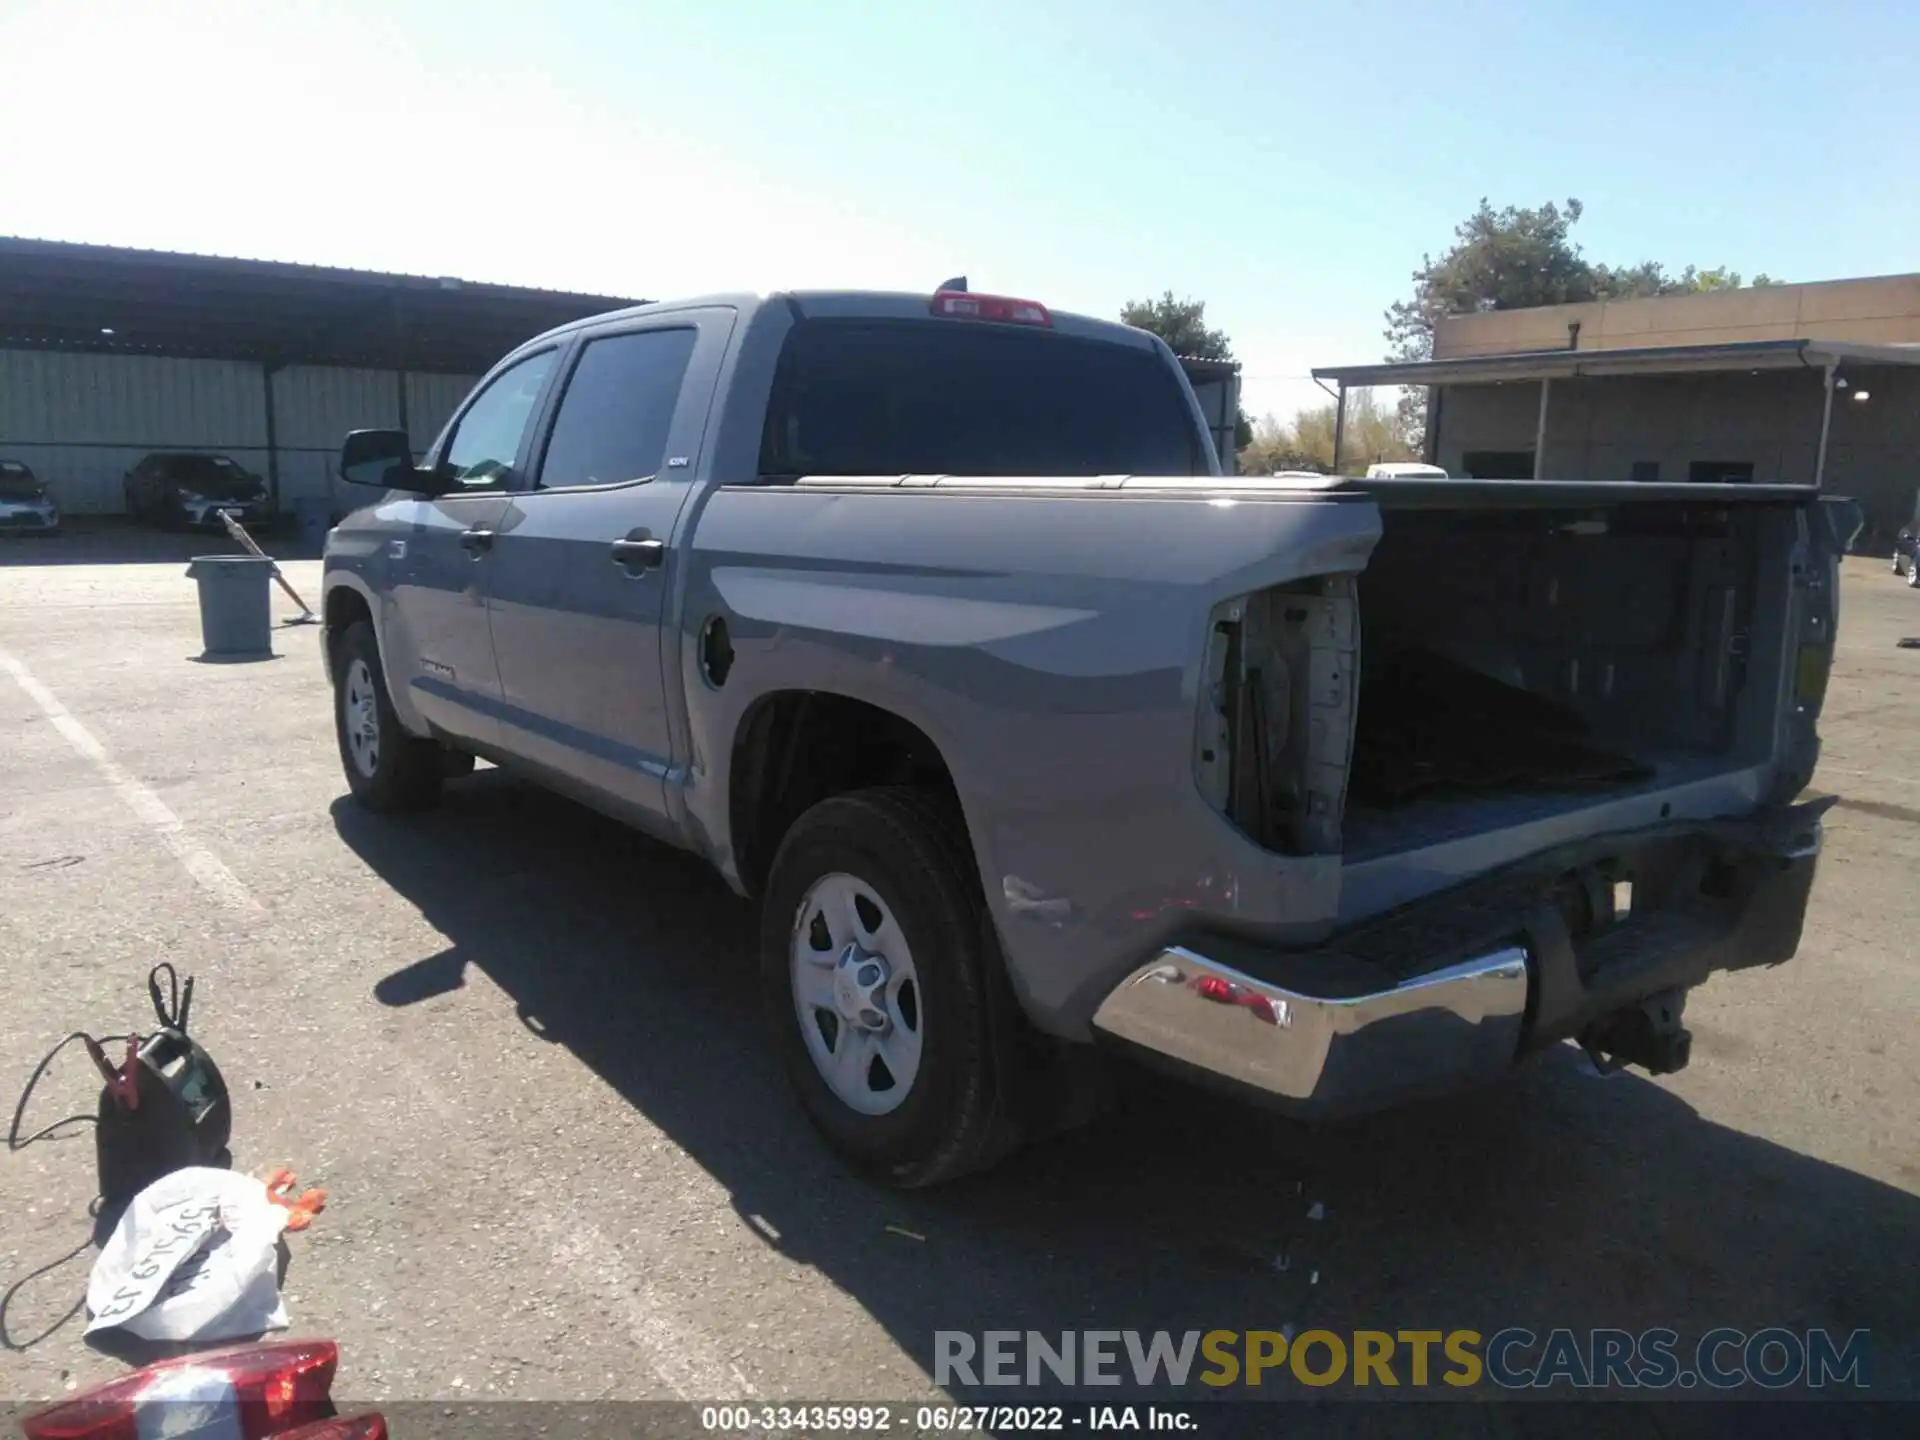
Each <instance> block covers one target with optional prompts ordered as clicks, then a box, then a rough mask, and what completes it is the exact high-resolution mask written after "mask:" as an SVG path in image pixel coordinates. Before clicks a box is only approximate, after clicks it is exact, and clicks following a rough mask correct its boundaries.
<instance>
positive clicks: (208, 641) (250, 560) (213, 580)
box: [187, 555, 273, 655]
mask: <svg viewBox="0 0 1920 1440" xmlns="http://www.w3.org/2000/svg"><path fill="white" fill-rule="evenodd" d="M187 578H188V579H190V580H194V581H196V582H198V584H199V586H200V640H201V643H202V645H204V646H205V648H206V653H207V654H209V655H270V654H272V653H273V607H272V606H271V605H270V604H269V603H268V596H267V586H268V585H270V584H271V583H272V581H273V561H271V560H263V559H262V558H260V557H259V556H257V555H196V556H195V557H194V558H193V561H192V563H191V564H189V565H188V566H187Z"/></svg>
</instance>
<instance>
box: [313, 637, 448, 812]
mask: <svg viewBox="0 0 1920 1440" xmlns="http://www.w3.org/2000/svg"><path fill="white" fill-rule="evenodd" d="M333 673H334V690H333V731H334V737H335V739H336V740H337V741H338V742H339V746H340V766H341V768H342V769H343V770H345V771H346V775H347V785H348V787H349V788H350V789H351V790H352V791H353V798H354V799H355V800H357V801H359V802H360V803H361V804H362V805H363V806H365V807H366V808H367V809H369V810H372V811H376V812H380V813H386V812H391V811H399V810H424V809H426V808H427V807H429V806H431V805H432V804H433V803H434V802H435V801H437V800H438V799H439V798H440V781H441V779H442V777H443V776H444V775H445V774H446V750H445V749H444V747H442V746H441V745H440V743H439V742H438V741H435V740H421V739H419V738H417V737H415V736H412V735H409V734H408V733H407V732H406V730H405V729H404V728H403V727H402V726H401V724H400V717H399V716H398V715H397V714H395V713H394V709H393V701H392V699H391V698H390V697H389V696H388V694H387V676H386V671H385V670H384V669H383V668H382V667H381V664H380V646H379V643H378V642H377V641H376V640H375V639H374V635H373V627H372V626H371V625H369V624H368V623H367V622H366V621H364V620H359V621H356V622H355V623H353V624H352V625H349V626H348V627H347V628H346V630H344V631H343V632H342V633H341V635H340V638H339V639H338V640H337V641H336V642H335V648H334V665H333ZM369 742H370V743H369Z"/></svg>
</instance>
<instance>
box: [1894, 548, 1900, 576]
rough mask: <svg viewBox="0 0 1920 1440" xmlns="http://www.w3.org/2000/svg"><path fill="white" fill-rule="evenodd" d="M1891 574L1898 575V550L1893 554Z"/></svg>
mask: <svg viewBox="0 0 1920 1440" xmlns="http://www.w3.org/2000/svg"><path fill="white" fill-rule="evenodd" d="M1893 573H1894V574H1896V575H1898V574H1899V573H1900V552H1899V551H1898V550H1896V551H1894V552H1893Z"/></svg>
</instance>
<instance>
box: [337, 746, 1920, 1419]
mask: <svg viewBox="0 0 1920 1440" xmlns="http://www.w3.org/2000/svg"><path fill="white" fill-rule="evenodd" d="M333 815H334V822H335V825H336V826H337V828H338V831H339V833H340V835H341V836H342V837H343V839H344V840H345V841H346V843H347V844H348V845H349V846H351V847H352V848H353V850H354V851H355V852H356V853H357V854H359V855H360V856H361V857H362V858H363V859H364V860H365V861H366V862H367V863H368V865H370V866H371V867H372V868H373V869H374V870H375V871H376V872H378V873H379V874H380V875H381V876H382V877H383V878H384V879H385V881H386V882H387V883H389V884H391V885H392V886H393V887H394V888H395V889H396V890H397V891H399V892H400V893H401V894H402V895H404V896H406V897H407V898H408V899H409V900H411V901H412V902H413V903H414V904H416V905H418V906H419V907H420V909H421V910H422V911H423V912H424V914H425V916H426V918H427V919H428V920H429V921H430V922H431V923H432V924H433V925H434V926H435V927H436V928H437V929H438V930H440V931H441V932H442V933H443V934H444V935H446V936H448V937H450V940H451V944H450V947H449V948H448V949H446V950H444V951H442V952H441V953H439V954H436V955H431V956H426V957H422V958H421V959H419V960H418V961H416V962H414V963H412V964H410V965H408V966H406V967H404V968H402V969H400V970H398V971H397V972H395V973H393V974H391V975H388V976H387V977H385V978H384V979H382V980H381V981H380V982H379V983H378V985H377V987H376V990H375V994H376V995H377V997H378V999H379V1000H380V1001H381V1002H382V1003H384V1004H386V1005H391V1006H406V1005H411V1004H414V1003H416V1002H418V1001H420V1000H422V999H425V998H427V997H429V996H433V995H436V994H441V993H445V992H446V991H448V990H451V989H454V988H457V987H459V986H460V985H461V984H462V983H463V982H464V977H465V975H466V973H467V971H468V969H469V967H471V968H473V969H477V970H479V971H481V972H482V973H483V974H484V975H486V976H487V977H488V978H489V979H491V980H492V981H493V983H495V984H497V985H499V986H500V987H502V989H503V990H505V991H506V992H507V993H508V994H509V995H511V996H512V997H513V999H514V1000H515V1002H516V1003H517V1005H518V1007H519V1012H520V1015H521V1017H522V1019H523V1021H524V1022H525V1024H526V1025H527V1027H528V1029H529V1030H530V1031H531V1032H533V1033H534V1034H535V1035H537V1036H539V1037H540V1038H541V1039H542V1040H543V1041H546V1042H550V1043H553V1044H558V1045H564V1046H566V1047H567V1048H568V1049H569V1050H570V1051H571V1052H573V1054H575V1055H576V1056H578V1057H579V1059H580V1060H581V1061H582V1062H584V1063H585V1064H586V1065H587V1066H589V1067H590V1068H591V1069H592V1070H593V1071H595V1072H596V1073H597V1074H598V1075H600V1076H601V1077H603V1078H604V1079H605V1080H606V1082H607V1083H608V1084H610V1085H612V1086H613V1087H614V1088H615V1089H617V1090H618V1091H619V1093H620V1094H621V1095H622V1096H623V1097H624V1098H625V1099H626V1100H627V1102H628V1103H629V1104H632V1105H634V1106H636V1107H637V1108H638V1109H639V1110H640V1111H641V1112H642V1113H643V1114H645V1115H646V1116H647V1118H648V1119H649V1120H650V1121H652V1122H653V1123H654V1124H656V1125H658V1126H659V1127H660V1128H661V1129H662V1130H664V1131H665V1132H666V1133H667V1134H668V1135H669V1136H670V1137H671V1138H672V1139H673V1140H674V1141H675V1142H677V1143H678V1144H679V1145H680V1146H682V1147H683V1148H684V1149H685V1150H686V1151H687V1152H688V1153H689V1154H690V1155H691V1156H692V1157H693V1158H694V1159H695V1160H697V1161H698V1162H699V1163H700V1164H701V1165H702V1166H704V1167H705V1168H706V1169H707V1170H708V1171H709V1172H710V1173H711V1174H712V1175H713V1176H714V1177H715V1178H716V1179H718V1180H719V1181H720V1182H721V1183H723V1184H724V1185H725V1186H726V1187H727V1189H728V1190H729V1192H730V1193H731V1195H732V1197H733V1203H734V1204H735V1206H736V1207H737V1208H738V1209H739V1211H740V1212H741V1213H742V1214H743V1215H744V1216H747V1217H757V1220H756V1221H755V1222H754V1228H755V1229H756V1230H758V1231H759V1232H760V1233H761V1234H762V1236H763V1237H767V1238H768V1243H770V1244H777V1245H778V1247H779V1248H780V1249H781V1250H782V1251H783V1252H785V1253H786V1254H787V1255H788V1256H790V1257H791V1258H792V1259H793V1260H794V1261H796V1262H798V1263H801V1264H806V1265H811V1266H815V1267H817V1268H818V1269H819V1270H820V1271H821V1272H822V1273H823V1274H824V1275H825V1276H827V1277H828V1278H830V1279H831V1280H832V1281H833V1282H834V1283H835V1284H836V1285H838V1286H840V1287H841V1288H842V1289H843V1290H845V1291H846V1292H847V1293H848V1294H849V1295H851V1296H853V1297H854V1298H856V1299H857V1300H858V1301H859V1302H860V1303H861V1304H862V1305H864V1306H865V1307H866V1309H867V1310H868V1311H869V1312H871V1314H872V1315H873V1316H874V1317H875V1318H876V1319H877V1320H878V1321H879V1322H880V1323H882V1324H883V1325H885V1326H886V1328H887V1329H888V1331H889V1332H890V1333H891V1334H892V1335H893V1336H894V1338H895V1339H896V1340H897V1342H898V1343H899V1344H900V1345H901V1346H902V1347H903V1348H904V1349H905V1350H906V1351H907V1353H909V1354H911V1355H912V1356H913V1357H914V1358H915V1359H916V1360H917V1361H918V1362H919V1363H920V1364H921V1365H923V1366H925V1367H927V1368H928V1369H929V1370H931V1368H932V1361H933V1353H932V1352H933V1332H934V1331H935V1330H937V1329H947V1328H952V1329H964V1330H970V1331H975V1332H978V1331H980V1330H984V1329H987V1328H1008V1329H1015V1328H1017V1329H1034V1330H1040V1331H1051V1332H1058V1331H1060V1330H1062V1329H1087V1328H1105V1329H1124V1328H1140V1329H1144V1330H1149V1331H1150V1330H1153V1329H1159V1328H1165V1329H1169V1330H1174V1331H1180V1330H1185V1329H1189V1328H1194V1329H1200V1330H1206V1329H1212V1328H1232V1329H1250V1328H1266V1329H1280V1328H1281V1327H1282V1326H1284V1325H1287V1324H1292V1325H1295V1326H1297V1327H1299V1328H1300V1329H1307V1328H1312V1327H1315V1326H1325V1327H1328V1328H1331V1329H1334V1330H1336V1331H1340V1330H1350V1329H1353V1328H1378V1329H1385V1330H1389V1331H1391V1330H1395V1329H1400V1328H1434V1329H1453V1328H1458V1327H1467V1328H1472V1329H1476V1330H1479V1331H1481V1332H1482V1334H1491V1333H1492V1332H1493V1331H1496V1330H1498V1329H1501V1328H1503V1327H1505V1326H1509V1325H1525V1326H1528V1327H1529V1328H1532V1329H1534V1330H1536V1331H1540V1332H1544V1331H1546V1330H1548V1329H1551V1328H1553V1327H1555V1326H1569V1327H1575V1328H1579V1329H1585V1328H1588V1327H1592V1326H1619V1327H1622V1328H1626V1329H1629V1330H1633V1331H1639V1330H1642V1329H1645V1328H1649V1327H1652V1326H1660V1325H1664V1326H1671V1327H1673V1328H1674V1329H1676V1330H1678V1331H1680V1333H1681V1335H1682V1336H1683V1337H1684V1339H1683V1343H1685V1344H1690V1343H1691V1342H1692V1340H1694V1339H1696V1338H1697V1337H1698V1336H1699V1335H1700V1334H1702V1333H1704V1332H1705V1331H1707V1330H1709V1329H1711V1328H1713V1327H1715V1326H1721V1325H1730V1326H1736V1327H1740V1328H1742V1329H1747V1330H1758V1329H1761V1328H1764V1327H1766V1326H1772V1325H1784V1326H1788V1327H1791V1328H1794V1329H1805V1328H1807V1327H1812V1326H1825V1327H1828V1328H1830V1329H1833V1330H1836V1331H1838V1332H1840V1333H1841V1335H1842V1336H1844V1335H1845V1333H1846V1332H1849V1331H1852V1330H1854V1329H1859V1328H1866V1329H1869V1330H1871V1331H1872V1332H1873V1354H1874V1357H1875V1374H1874V1389H1875V1393H1876V1395H1877V1396H1878V1397H1886V1396H1887V1395H1888V1394H1889V1392H1890V1389H1891V1393H1894V1394H1913V1393H1914V1387H1913V1380H1912V1361H1911V1357H1912V1356H1913V1355H1914V1354H1915V1353H1916V1351H1917V1349H1920V1271H1917V1270H1916V1254H1917V1253H1920V1245H1916V1241H1920V1200H1916V1199H1915V1198H1914V1197H1913V1196H1910V1195H1908V1194H1906V1193H1904V1192H1903V1191H1900V1190H1898V1189H1895V1188H1893V1187H1890V1186H1887V1185H1884V1184H1881V1183H1879V1182H1878V1181H1875V1180H1872V1179H1868V1178H1866V1177H1863V1176H1860V1175H1857V1174H1854V1173H1852V1172H1850V1171H1847V1170H1845V1169H1841V1168H1838V1167H1835V1166H1833V1165H1829V1164H1826V1163H1823V1162H1821V1161H1817V1160H1813V1159H1810V1158H1808V1157H1806V1156H1803V1155H1800V1154H1797V1153H1794V1152H1793V1151H1790V1150H1787V1149H1783V1148H1781V1147H1779V1146H1776V1145H1773V1144H1771V1143H1769V1142H1767V1141H1765V1140H1761V1139H1757V1138H1755V1137H1753V1136H1749V1135H1746V1134H1742V1133H1739V1132H1737V1131H1734V1130H1731V1129H1727V1128H1725V1127H1722V1126H1720V1125H1716V1124H1713V1123H1711V1122H1709V1121H1706V1120H1703V1119H1701V1118H1700V1117H1699V1116H1698V1115H1697V1114H1695V1112H1694V1111H1693V1110H1691V1109H1690V1108H1689V1107H1688V1106H1687V1105H1686V1104H1684V1103H1683V1102H1682V1101H1681V1100H1679V1099H1678V1098H1677V1097H1675V1096H1674V1095H1672V1094H1671V1093H1669V1092H1668V1091H1666V1090H1664V1089H1662V1088H1661V1087H1660V1086H1658V1085H1655V1084H1652V1083H1650V1082H1647V1081H1644V1080H1641V1079H1637V1078H1633V1077H1631V1076H1628V1075H1618V1076H1615V1077H1612V1078H1610V1079H1606V1080H1601V1079H1599V1078H1596V1077H1594V1076H1592V1075H1591V1074H1589V1073H1587V1072H1586V1071H1585V1070H1584V1069H1583V1068H1582V1067H1581V1066H1579V1065H1577V1064H1576V1063H1575V1061H1576V1059H1577V1053H1576V1052H1573V1051H1571V1050H1570V1049H1567V1050H1563V1051H1561V1052H1557V1053H1552V1054H1548V1055H1545V1056H1542V1057H1541V1058H1540V1059H1539V1061H1538V1062H1537V1063H1535V1064H1534V1065H1533V1066H1532V1067H1531V1068H1530V1070H1529V1071H1528V1072H1526V1073H1525V1074H1523V1075H1521V1076H1520V1077H1518V1078H1517V1079H1515V1080H1514V1081H1513V1082H1512V1083H1509V1084H1506V1085H1503V1086H1497V1087H1494V1088H1492V1089H1489V1090H1487V1091H1484V1092H1480V1093H1477V1094H1474V1095H1471V1096H1467V1097H1462V1098H1459V1099H1455V1100H1452V1101H1449V1102H1445V1103H1439V1104H1433V1105H1427V1106H1423V1107H1420V1108H1417V1109H1413V1110H1408V1111H1403V1112H1400V1113H1397V1114H1393V1115H1388V1116H1383V1117H1379V1118H1376V1119H1373V1120H1370V1121H1366V1122H1364V1123H1359V1124H1354V1125H1350V1126H1347V1127H1344V1128H1340V1129H1335V1130H1329V1131H1325V1132H1314V1131H1310V1130H1307V1129H1304V1128H1301V1127H1299V1126H1297V1125H1293V1124H1290V1123H1288V1122H1285V1121H1282V1120H1280V1119H1278V1118H1276V1117H1273V1116H1270V1115H1267V1114H1265V1113H1263V1112H1259V1111H1256V1110H1252V1109H1249V1108H1245V1107H1243V1106H1241V1105H1239V1104H1237V1103H1232V1102H1229V1101H1226V1100H1222V1099H1217V1098H1215V1097H1213V1096H1212V1095H1210V1094H1208V1093H1205V1092H1202V1091H1200V1090H1197V1089H1190V1088H1187V1087H1185V1086H1182V1085H1177V1084H1174V1083H1172V1082H1168V1081H1162V1080H1159V1079H1157V1078H1152V1077H1148V1076H1145V1075H1143V1074H1141V1073H1139V1072H1134V1071H1128V1072H1126V1074H1125V1075H1124V1076H1123V1083H1122V1084H1121V1086H1120V1087H1119V1089H1120V1094H1119V1099H1118V1103H1117V1105H1116V1107H1115V1109H1114V1110H1113V1112H1112V1113H1111V1114H1109V1115H1107V1116H1106V1117H1104V1118H1103V1119H1102V1120H1100V1121H1099V1122H1097V1123H1096V1124H1095V1125H1093V1126H1092V1127H1090V1128H1088V1129H1086V1130H1084V1131H1081V1132H1079V1133H1077V1134H1074V1135H1072V1136H1068V1137H1065V1138H1062V1139H1059V1140H1055V1141H1052V1142H1049V1143H1048V1144H1046V1145H1044V1146H1042V1147H1040V1148H1036V1149H1032V1150H1029V1151H1027V1152H1025V1153H1023V1154H1021V1155H1019V1156H1017V1157H1015V1158H1014V1159H1013V1160H1012V1161H1011V1162H1010V1163H1008V1164H1006V1165H1004V1166H1003V1167H1002V1168H1000V1169H998V1170H996V1171H994V1172H992V1173H991V1174H988V1175H984V1176H979V1177H976V1178H973V1179H971V1180H968V1181H964V1182H961V1183H960V1184H957V1185H954V1186H951V1187H948V1188H945V1189H941V1190H937V1191H933V1192H920V1193H913V1194H894V1193H889V1192H887V1191H884V1190H880V1189H877V1188H872V1187H870V1186H868V1185H866V1184H864V1183H862V1182H860V1181H858V1180H856V1179H854V1178H852V1177H850V1176H849V1175H848V1174H847V1173H846V1172H845V1171H844V1170H843V1169H842V1168H841V1167H840V1166H839V1164H838V1163H837V1162H836V1161H835V1160H834V1159H833V1158H832V1157H831V1156H830V1155H829V1154H828V1153H827V1152H826V1151H825V1150H824V1149H823V1148H822V1147H821V1146H820V1145H819V1144H818V1143H817V1142H816V1141H815V1139H814V1137H813V1135H812V1133H811V1132H810V1130H809V1129H808V1127H807V1124H806V1122H805V1121H804V1119H803V1118H802V1116H801V1113H800V1111H799V1109H798V1107H797V1105H796V1104H795V1103H794V1102H793V1101H792V1100H790V1098H789V1096H788V1092H787V1088H786V1085H785V1081H784V1078H783V1077H782V1076H781V1074H780V1073H779V1069H778V1065H777V1063H776V1062H775V1061H774V1060H773V1058H772V1057H771V1054H770V1049H769V1047H768V1046H767V1045H765V1044H764V1043H763V1039H762V1034H761V1022H760V1018H759V1006H758V1000H757V993H756V989H755V979H754V970H753V965H752V959H751V957H752V950H753V945H754V922H753V913H752V910H751V908H750V907H749V906H748V905H747V904H746V903H745V902H743V901H741V900H739V899H738V898H736V897H735V896H734V895H732V894H731V892H729V891H728V890H727V889H726V888H725V887H724V886H723V885H722V884H721V882H720V881H719V880H718V879H717V878H716V877H715V876H714V875H713V874H712V873H711V872H710V871H709V870H708V869H707V868H706V866H705V865H704V864H703V863H702V862H701V861H699V860H697V859H695V858H693V857H691V856H685V855H681V854H678V853H676V852H673V851H671V850H668V849H665V848H663V847H660V846H657V845H655V844H653V843H651V842H649V841H648V840H646V839H644V838H642V837H640V836H638V835H635V834H633V833H632V832H630V831H627V830H625V829H623V828H621V827H620V826H618V825H616V824H614V823H612V822H610V821H607V820H604V819H602V818H600V817H599V816H597V815H594V814H591V813H589V812H587V811H584V810H582V809H579V808H577V807H575V806H573V805H571V804H569V803H567V802H565V801H562V800H559V799H556V798H553V797H551V796H549V795H547V794H546V793H544V792H542V791H539V790H536V789H534V788H532V787H530V786H524V785H521V784H519V783H517V782H515V781H513V780H512V779H511V778H509V777H507V776H505V775H503V774H501V773H500V772H498V771H486V772H482V774H480V775H479V776H477V777H475V778H474V779H473V780H472V781H469V782H466V783H464V784H460V785H455V786H450V787H449V789H448V793H447V799H446V803H445V805H444V806H443V807H442V808H441V809H440V810H439V811H437V812H434V813H432V814H429V815H426V816H422V817H418V818H415V819H409V820H405V821H398V822H396V821H392V820H383V819H380V818H377V817H374V816H371V815H368V814H366V813H364V812H362V811H360V810H358V809H357V808H355V807H354V806H353V805H352V804H351V802H349V801H347V800H345V799H342V800H341V801H339V802H337V804H336V805H335V807H334V812H333ZM1750 983H1764V980H1763V979H1760V980H1755V981H1752V982H1750ZM1778 1078H1779V1081H1780V1083H1782V1084H1786V1085H1798V1084H1800V1083H1802V1082H1801V1080H1800V1078H1799V1077H1793V1076H1781V1077H1778ZM1316 1202H1318V1203H1319V1204H1320V1205H1322V1206H1324V1218H1322V1219H1318V1220H1315V1219H1310V1218H1308V1217H1309V1211H1310V1207H1312V1206H1313V1205H1314V1204H1315V1203H1316ZM760 1222H764V1223H760ZM889 1226H893V1227H898V1230H906V1231H911V1232H913V1233H914V1234H915V1235H920V1236H924V1237H925V1239H924V1240H923V1241H922V1240H915V1239H912V1238H909V1237H907V1236H903V1235H900V1234H898V1233H897V1232H896V1231H890V1230H889V1229H888V1227H889ZM770 1234H771V1235H777V1236H778V1237H779V1238H778V1240H777V1241H775V1240H772V1239H771V1238H770ZM991 1393H992V1392H989V1397H990V1396H991ZM976 1398H979V1397H976ZM999 1398H1002V1399H1005V1398H1007V1396H1006V1394H1005V1392H999ZM1015 1398H1022V1397H1015ZM1024 1398H1028V1399H1031V1396H1030V1395H1028V1396H1026V1397H1024Z"/></svg>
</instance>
